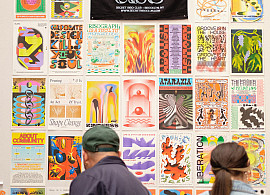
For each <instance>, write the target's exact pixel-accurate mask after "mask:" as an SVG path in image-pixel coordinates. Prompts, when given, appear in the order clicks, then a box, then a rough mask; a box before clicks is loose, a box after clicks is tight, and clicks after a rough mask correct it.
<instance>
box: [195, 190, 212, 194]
mask: <svg viewBox="0 0 270 195" xmlns="http://www.w3.org/2000/svg"><path fill="white" fill-rule="evenodd" d="M210 190H211V189H196V195H202V193H204V192H209V191H210Z"/></svg>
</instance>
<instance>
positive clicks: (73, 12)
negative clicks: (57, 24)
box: [51, 0, 83, 20]
mask: <svg viewBox="0 0 270 195" xmlns="http://www.w3.org/2000/svg"><path fill="white" fill-rule="evenodd" d="M82 12H83V0H51V18H52V19H66V20H67V19H82Z"/></svg>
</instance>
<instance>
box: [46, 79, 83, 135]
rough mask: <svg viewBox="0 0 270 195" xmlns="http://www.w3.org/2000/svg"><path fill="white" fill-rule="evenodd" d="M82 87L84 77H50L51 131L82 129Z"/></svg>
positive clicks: (49, 125) (49, 126) (49, 124)
mask: <svg viewBox="0 0 270 195" xmlns="http://www.w3.org/2000/svg"><path fill="white" fill-rule="evenodd" d="M82 85H83V78H82V77H49V121H48V128H49V129H54V130H57V129H58V130H60V129H71V130H81V129H82Z"/></svg>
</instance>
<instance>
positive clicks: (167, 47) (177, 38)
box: [159, 24, 191, 74]
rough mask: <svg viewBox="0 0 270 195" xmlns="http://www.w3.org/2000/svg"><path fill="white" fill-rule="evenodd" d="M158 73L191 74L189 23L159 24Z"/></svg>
mask: <svg viewBox="0 0 270 195" xmlns="http://www.w3.org/2000/svg"><path fill="white" fill-rule="evenodd" d="M159 29H160V30H159V53H160V57H159V65H160V74H191V25H180V24H169V25H165V24H162V25H160V26H159Z"/></svg>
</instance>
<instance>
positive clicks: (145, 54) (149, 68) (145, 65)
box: [124, 25, 155, 73]
mask: <svg viewBox="0 0 270 195" xmlns="http://www.w3.org/2000/svg"><path fill="white" fill-rule="evenodd" d="M124 73H155V25H125V26H124Z"/></svg>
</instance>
